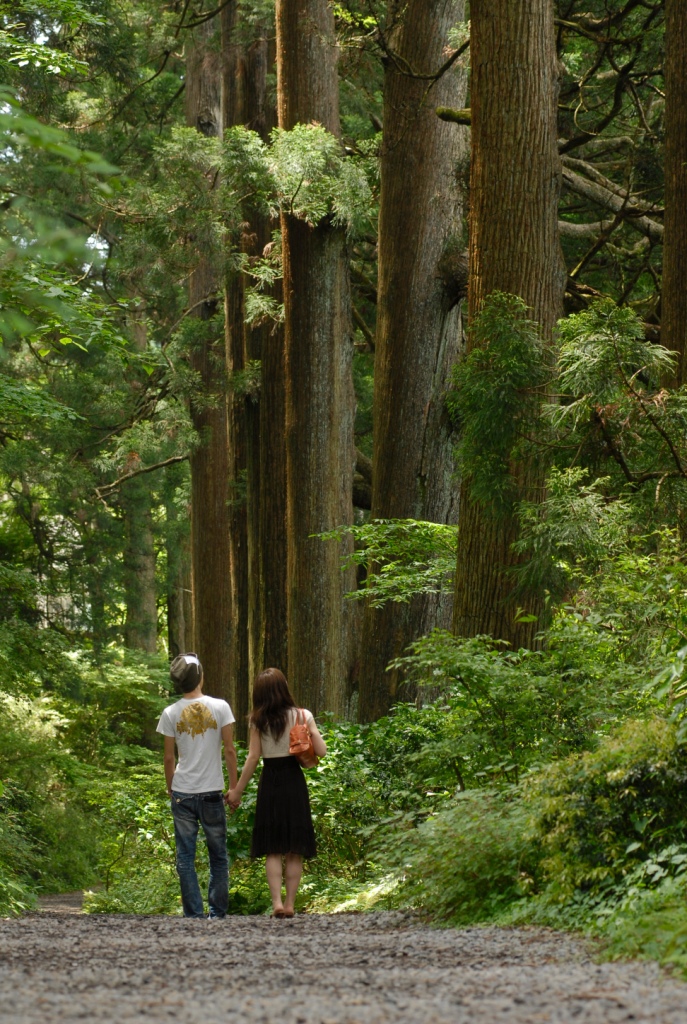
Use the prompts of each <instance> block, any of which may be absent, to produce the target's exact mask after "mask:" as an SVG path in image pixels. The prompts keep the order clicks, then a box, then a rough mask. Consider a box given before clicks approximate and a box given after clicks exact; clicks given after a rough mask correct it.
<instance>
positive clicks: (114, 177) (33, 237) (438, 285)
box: [0, 0, 687, 966]
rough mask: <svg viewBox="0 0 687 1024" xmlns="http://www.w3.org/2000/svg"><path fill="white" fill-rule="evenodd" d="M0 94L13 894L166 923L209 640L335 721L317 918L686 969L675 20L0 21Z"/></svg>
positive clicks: (238, 827) (366, 7)
mask: <svg viewBox="0 0 687 1024" xmlns="http://www.w3.org/2000/svg"><path fill="white" fill-rule="evenodd" d="M496 55H498V57H496ZM0 71H1V82H0V134H1V135H2V160H1V162H0V186H1V189H2V197H1V199H0V334H1V335H2V341H3V344H2V358H1V360H0V582H1V584H2V596H1V597H0V666H1V668H2V682H1V683H0V721H1V723H2V734H3V745H2V750H0V912H3V913H4V912H17V911H20V910H21V909H23V908H25V907H27V906H30V905H31V904H32V901H33V900H34V899H35V896H36V893H39V892H41V891H50V890H54V889H60V888H69V887H84V886H89V885H95V884H96V883H98V884H99V885H100V886H101V888H98V889H96V890H95V891H94V893H93V894H92V895H91V896H89V897H88V900H89V907H90V909H91V910H93V911H94V912H97V911H103V910H105V911H114V912H117V911H124V912H130V911H133V912H156V913H157V912H164V913H168V912H176V908H177V896H176V881H175V877H174V861H173V844H172V841H171V837H170V823H169V822H168V821H167V812H166V807H165V801H164V776H163V774H162V764H161V754H160V749H159V747H158V745H157V742H156V738H155V734H154V725H155V720H156V715H157V713H158V712H159V709H160V708H161V707H162V706H163V705H164V702H165V701H166V700H169V694H170V684H169V682H168V663H169V660H170V659H171V658H173V657H174V656H175V655H177V654H178V653H179V652H182V651H188V650H195V651H197V652H198V654H199V656H200V658H201V660H202V662H203V665H204V669H205V676H206V683H207V686H206V688H207V691H208V692H209V693H211V694H214V695H216V696H220V697H223V698H225V699H227V700H229V702H230V703H231V705H232V707H233V709H234V713H235V715H236V719H237V723H238V725H237V730H238V734H239V738H240V740H241V741H245V738H246V721H247V714H248V711H249V707H250V690H251V684H252V680H253V678H254V677H255V675H256V673H257V672H258V671H259V670H260V669H262V668H263V667H265V666H269V665H274V666H278V667H280V668H282V669H283V670H284V671H285V673H286V675H287V676H288V678H289V681H290V684H291V685H292V687H293V690H294V693H295V694H296V697H297V700H298V701H299V703H301V704H303V705H305V706H307V707H309V708H312V710H313V711H314V712H315V714H316V715H318V716H319V717H320V719H321V720H322V721H324V723H325V725H324V730H325V732H326V734H327V740H328V743H329V746H330V749H331V751H332V753H331V756H330V757H329V758H328V759H327V760H326V761H324V762H323V763H322V764H321V765H320V766H319V768H318V769H316V770H313V772H312V773H311V774H312V778H311V779H310V783H311V792H312V798H313V808H314V812H315V818H316V828H317V830H318V841H319V844H320V848H321V849H322V850H323V851H326V852H324V853H323V854H322V856H321V857H320V858H319V859H318V861H317V862H316V865H317V866H315V867H313V868H312V869H311V871H310V873H309V875H308V876H307V878H306V882H305V885H304V887H303V890H302V893H303V897H302V898H303V900H304V901H305V902H306V903H307V905H308V907H309V908H310V909H313V910H314V909H331V908H339V909H346V908H349V909H350V908H357V909H364V908H366V907H368V906H376V905H384V906H389V905H392V906H393V905H409V906H413V907H416V908H421V909H427V908H431V911H432V913H433V914H434V915H435V916H436V917H437V918H440V919H442V920H446V921H452V922H474V921H485V920H507V921H510V922H524V921H539V922H543V923H552V924H556V925H560V924H561V923H563V924H565V925H569V926H571V927H583V928H586V929H588V930H591V931H595V932H597V933H599V934H603V935H604V936H605V937H606V940H607V942H608V943H609V945H610V948H611V949H612V950H618V951H627V950H630V951H632V952H635V953H645V952H647V951H649V950H653V955H656V950H657V949H658V955H660V956H662V957H664V958H666V959H667V960H669V961H670V962H673V963H677V964H682V965H683V966H684V953H683V952H682V949H683V946H682V945H681V940H680V935H682V934H683V931H684V927H685V924H686V922H685V919H684V910H683V909H682V906H683V903H684V893H685V884H687V883H686V882H685V877H686V876H685V865H686V864H687V825H686V824H685V822H686V821H687V817H686V815H685V812H686V811H687V807H685V795H684V792H685V789H684V785H683V781H684V777H685V773H686V772H687V754H686V753H685V741H686V740H687V726H686V725H685V717H684V716H685V713H686V712H687V683H686V682H685V655H686V652H687V623H686V622H685V587H686V585H687V581H686V579H685V569H684V564H685V534H686V531H687V522H686V519H685V516H686V511H685V510H686V508H687V390H686V384H685V373H686V371H685V362H684V359H685V339H686V337H687V219H686V218H687V113H686V111H687V10H685V9H684V5H683V4H682V3H681V2H680V0H584V2H583V0H555V2H554V0H522V3H519V4H512V3H509V2H508V0H472V2H470V3H467V2H464V0H440V2H437V3H435V4H432V5H427V4H425V3H422V2H421V0H404V2H401V0H383V2H381V0H343V2H337V3H329V2H328V0H305V2H304V3H299V4H296V3H294V2H293V0H276V2H273V0H190V2H189V0H183V2H182V0H179V2H177V0H140V2H136V3H133V2H130V0H50V2H43V3H23V2H19V3H12V4H3V3H0ZM250 793H251V791H249V794H248V798H247V801H246V804H245V806H246V808H247V809H246V811H243V810H242V812H241V815H242V817H241V816H238V815H237V816H235V817H234V818H233V819H232V824H231V826H230V838H229V842H230V854H231V856H232V858H233V859H234V861H235V867H234V869H233V874H232V899H233V901H234V903H233V907H234V909H235V910H236V911H237V912H245V913H254V912H261V911H262V910H264V908H265V907H266V906H267V905H268V900H267V897H266V893H265V891H264V886H263V885H262V883H261V881H260V880H259V877H258V875H257V874H256V872H255V870H254V869H253V867H252V866H251V864H250V862H249V860H248V858H247V850H248V844H249V835H250V822H251V814H252V806H253V805H252V803H251V800H252V799H253V797H252V796H251V795H250ZM67 848H69V849H72V850H76V849H78V851H79V855H78V856H71V857H70V856H68V855H67ZM659 922H660V923H661V929H662V931H661V935H662V936H663V938H662V939H661V940H660V942H658V945H656V943H657V941H658V940H656V939H655V933H656V929H657V928H658V923H659ZM652 943H653V945H652Z"/></svg>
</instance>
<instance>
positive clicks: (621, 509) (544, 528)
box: [513, 466, 635, 600]
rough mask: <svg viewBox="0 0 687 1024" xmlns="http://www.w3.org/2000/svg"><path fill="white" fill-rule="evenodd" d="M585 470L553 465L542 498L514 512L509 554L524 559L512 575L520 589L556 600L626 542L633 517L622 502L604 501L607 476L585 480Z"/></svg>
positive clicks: (630, 510) (630, 508) (525, 504)
mask: <svg viewBox="0 0 687 1024" xmlns="http://www.w3.org/2000/svg"><path fill="white" fill-rule="evenodd" d="M588 478H589V471H588V470H586V469H582V468H579V467H572V468H568V469H563V470H561V469H558V468H557V467H556V466H554V467H553V468H552V469H551V472H550V473H549V475H548V477H547V480H546V490H545V494H546V496H545V498H544V500H543V501H540V502H521V503H520V504H519V505H518V507H517V516H518V520H519V523H520V536H519V537H518V539H517V541H516V542H515V543H514V545H513V549H514V551H516V552H517V553H518V554H522V555H524V556H526V559H525V560H524V561H523V562H522V564H521V565H519V566H517V568H516V570H515V575H516V576H517V578H518V582H519V584H520V586H521V587H523V588H527V587H539V588H543V589H545V590H546V591H548V593H549V595H550V596H551V597H553V598H554V599H555V600H560V599H561V598H562V597H563V596H564V595H565V593H566V591H567V590H568V589H569V588H570V586H571V585H572V584H574V583H575V582H576V580H578V579H579V572H580V570H586V571H588V572H593V571H594V570H595V569H597V568H599V566H600V565H601V564H602V563H603V562H605V561H606V560H607V559H608V557H609V556H613V555H614V554H617V553H619V552H620V551H621V550H622V549H623V548H624V547H625V546H626V545H627V543H628V540H629V536H630V530H631V527H632V526H633V525H634V521H635V516H634V514H633V509H632V507H631V505H630V503H629V502H628V501H627V499H626V498H622V497H621V498H618V499H617V500H615V501H608V499H607V497H606V495H605V494H604V493H603V492H604V488H605V487H606V486H607V484H608V478H607V477H601V478H598V479H596V480H593V481H592V482H591V483H587V482H586V481H587V480H588Z"/></svg>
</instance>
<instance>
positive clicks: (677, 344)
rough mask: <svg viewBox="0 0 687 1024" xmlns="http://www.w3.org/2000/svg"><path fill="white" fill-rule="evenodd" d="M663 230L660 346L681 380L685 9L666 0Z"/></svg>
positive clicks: (685, 332) (686, 192)
mask: <svg viewBox="0 0 687 1024" xmlns="http://www.w3.org/2000/svg"><path fill="white" fill-rule="evenodd" d="M665 41H666V57H665V87H666V106H665V220H664V224H665V232H664V236H663V280H662V285H661V344H662V345H665V347H666V348H669V349H670V350H671V351H673V352H675V353H676V355H677V360H678V364H677V370H676V381H675V383H677V384H682V383H684V380H685V372H686V371H685V352H686V350H687V6H685V3H684V0H666V32H665Z"/></svg>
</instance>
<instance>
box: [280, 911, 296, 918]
mask: <svg viewBox="0 0 687 1024" xmlns="http://www.w3.org/2000/svg"><path fill="white" fill-rule="evenodd" d="M295 914H296V911H295V910H285V911H284V914H283V916H284V917H294V916H295Z"/></svg>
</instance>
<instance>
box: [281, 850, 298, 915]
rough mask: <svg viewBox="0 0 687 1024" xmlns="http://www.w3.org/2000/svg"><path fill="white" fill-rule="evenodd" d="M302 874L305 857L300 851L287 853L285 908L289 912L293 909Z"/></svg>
mask: <svg viewBox="0 0 687 1024" xmlns="http://www.w3.org/2000/svg"><path fill="white" fill-rule="evenodd" d="M302 874H303V858H302V857H301V855H300V854H299V853H287V854H286V867H285V870H284V877H285V879H286V900H285V901H284V910H286V911H287V912H288V911H292V910H293V905H294V903H295V902H296V893H297V892H298V886H299V884H300V880H301V875H302Z"/></svg>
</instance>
